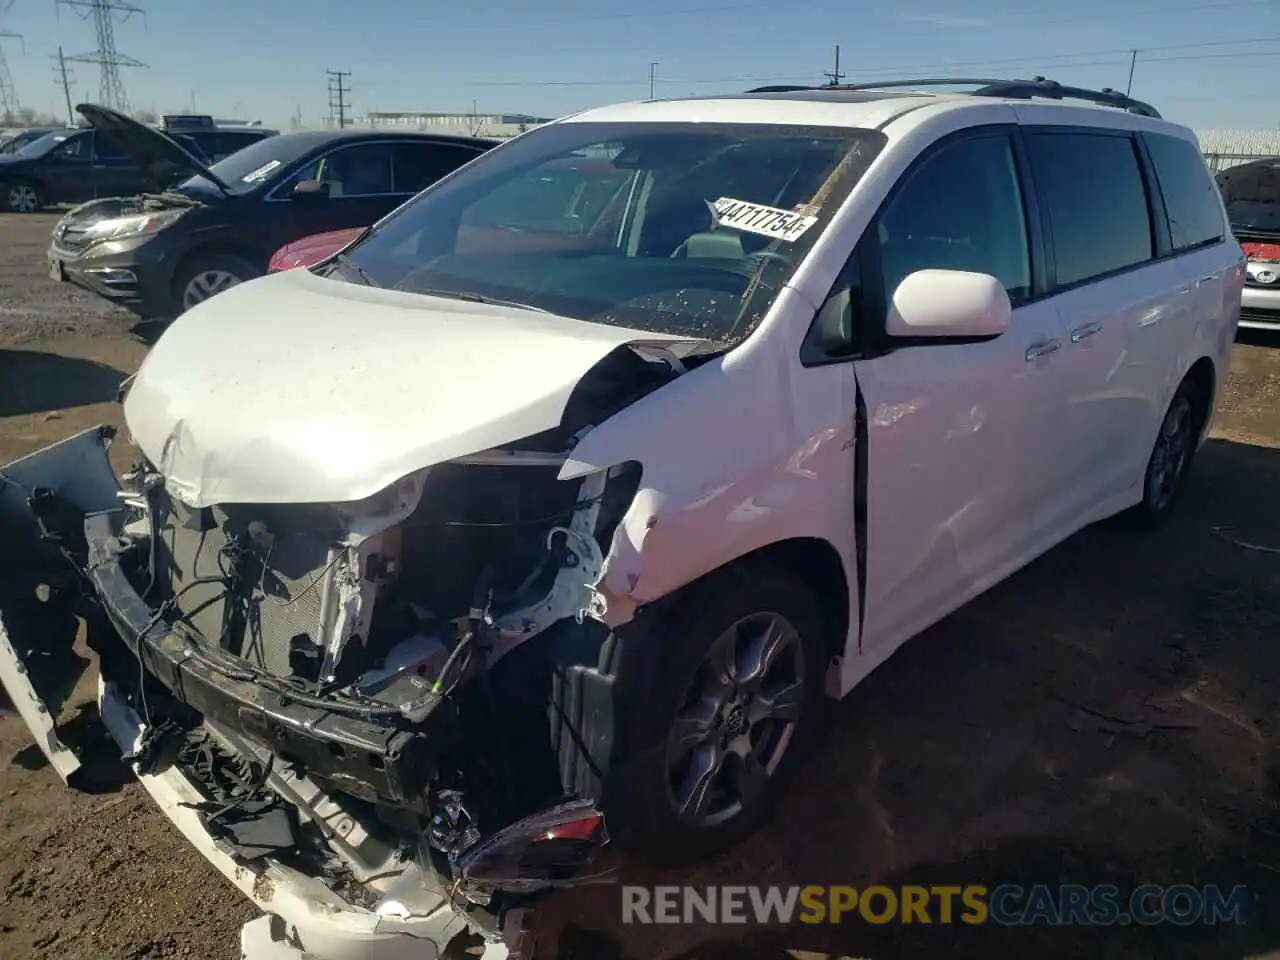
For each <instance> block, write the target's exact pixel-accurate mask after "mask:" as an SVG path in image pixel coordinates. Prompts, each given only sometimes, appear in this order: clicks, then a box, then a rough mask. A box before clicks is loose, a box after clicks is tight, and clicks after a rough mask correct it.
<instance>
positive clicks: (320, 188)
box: [289, 180, 329, 200]
mask: <svg viewBox="0 0 1280 960" xmlns="http://www.w3.org/2000/svg"><path fill="white" fill-rule="evenodd" d="M289 196H290V197H292V198H293V199H294V200H328V199H329V184H327V183H325V182H323V181H321V180H299V181H298V182H297V183H295V184H294V185H293V189H292V190H291V191H289Z"/></svg>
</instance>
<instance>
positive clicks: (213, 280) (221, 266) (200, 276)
mask: <svg viewBox="0 0 1280 960" xmlns="http://www.w3.org/2000/svg"><path fill="white" fill-rule="evenodd" d="M261 273H262V271H261V270H259V269H257V268H256V267H254V266H253V265H252V264H250V263H248V262H247V261H245V260H241V259H240V258H239V257H233V256H229V255H227V254H221V253H220V254H212V255H209V256H197V257H196V258H195V259H193V260H192V261H191V262H190V263H189V264H188V265H187V266H186V267H184V268H183V269H182V270H181V271H180V272H179V274H178V278H177V282H176V283H175V284H174V299H175V300H176V301H177V306H178V311H179V312H180V313H185V312H186V311H188V310H190V309H191V308H192V307H194V306H196V305H197V304H200V303H203V302H204V301H206V300H208V299H209V298H210V297H212V296H215V295H216V294H219V293H222V292H223V291H224V290H230V289H231V288H232V287H234V286H236V285H237V284H241V283H244V282H245V281H246V280H252V279H253V278H254V277H256V276H258V275H259V274H261Z"/></svg>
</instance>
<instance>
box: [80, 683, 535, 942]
mask: <svg viewBox="0 0 1280 960" xmlns="http://www.w3.org/2000/svg"><path fill="white" fill-rule="evenodd" d="M98 697H99V711H100V713H101V715H102V720H103V722H104V723H105V725H106V727H107V729H108V730H109V731H110V733H111V736H112V739H114V740H115V741H116V743H117V744H118V745H119V746H120V748H121V750H122V751H124V752H126V753H130V752H132V751H133V750H134V749H135V748H136V747H137V746H138V744H139V742H140V740H141V738H142V737H143V735H144V733H145V726H144V724H143V723H142V721H141V719H140V718H139V717H138V716H137V714H136V713H134V711H133V709H132V707H130V706H129V703H128V700H127V699H126V698H125V697H124V696H123V694H122V693H121V692H120V691H119V690H118V689H117V688H116V687H115V686H114V685H112V684H111V683H109V682H106V681H100V682H99V689H98ZM138 780H139V782H141V783H142V785H143V787H145V788H146V790H147V792H148V793H150V794H151V797H152V799H153V800H154V801H155V802H156V804H157V805H158V806H159V807H160V809H161V810H162V811H163V812H164V815H165V816H166V817H168V819H169V820H170V821H171V822H172V823H173V825H174V826H175V827H177V828H178V830H179V831H180V832H181V833H182V835H183V836H184V837H185V838H186V839H187V841H188V842H189V843H190V844H191V845H192V846H193V847H195V848H196V850H198V851H199V852H200V854H201V855H202V856H203V857H204V858H205V859H206V860H208V861H209V862H210V863H211V864H212V865H213V866H214V867H215V868H217V870H218V872H219V873H221V874H222V875H223V876H224V877H226V878H227V880H228V881H230V882H231V883H232V884H233V885H234V886H235V887H236V888H237V889H238V890H239V891H240V892H241V893H243V894H244V895H245V896H246V897H248V898H249V899H250V900H252V901H253V902H254V904H255V905H257V907H258V908H259V909H261V910H263V911H264V912H265V913H267V914H269V916H268V917H265V918H263V919H262V920H257V921H253V922H251V923H249V924H247V925H246V927H245V932H244V934H243V935H242V938H241V944H242V951H243V956H244V960H277V958H281V960H284V958H301V957H308V958H316V960H433V958H435V957H438V956H439V955H440V953H441V951H442V950H443V948H444V946H445V945H446V944H448V943H449V941H450V940H452V939H454V938H455V937H457V936H459V935H461V934H464V933H465V932H467V930H468V923H467V920H466V918H465V917H463V916H462V915H461V914H459V913H457V912H455V911H454V909H453V908H452V907H451V906H450V904H449V901H448V897H447V895H446V892H445V891H444V890H443V889H442V888H441V887H440V886H439V885H438V884H437V883H435V878H429V877H425V876H424V877H423V884H424V885H425V886H424V890H423V891H421V892H420V893H419V900H420V903H421V904H423V906H420V907H418V912H417V913H415V914H414V915H413V916H409V917H403V916H387V915H382V914H378V913H376V912H374V911H370V910H365V909H361V908H359V907H354V906H352V905H351V904H349V903H347V902H346V901H344V900H343V899H342V898H341V897H339V896H338V895H337V894H336V893H334V892H333V891H332V890H330V889H329V888H328V887H326V886H325V885H324V884H323V883H321V882H320V881H319V880H318V879H316V878H314V877H310V876H307V875H306V874H303V873H301V872H299V871H297V870H294V869H292V868H290V867H286V866H282V865H280V864H278V863H275V862H269V863H266V862H264V863H260V864H258V865H255V866H253V867H250V866H247V865H245V864H243V863H241V862H239V861H238V860H237V859H235V858H234V857H233V856H232V855H231V854H230V853H229V852H227V851H226V850H225V849H224V848H223V846H222V845H221V844H220V843H219V842H218V841H216V840H215V839H214V838H213V837H212V836H211V835H210V834H209V832H208V830H206V829H205V827H204V825H203V823H202V822H201V820H200V817H199V815H198V814H197V813H196V811H195V809H193V807H192V806H190V805H197V804H199V803H200V801H201V800H203V799H204V798H203V796H202V794H201V793H200V791H199V790H198V789H197V787H196V786H195V784H193V783H192V782H191V781H190V780H189V779H188V778H187V777H186V776H185V775H184V774H183V773H182V772H181V770H179V768H177V767H173V766H171V767H169V768H168V769H166V770H164V771H163V772H161V773H154V774H146V773H139V774H138ZM483 956H484V957H485V958H486V960H503V958H508V957H510V956H511V953H510V951H509V950H508V949H507V947H506V945H505V944H503V943H497V942H492V941H491V942H489V943H488V944H487V945H486V952H485V953H484V954H483Z"/></svg>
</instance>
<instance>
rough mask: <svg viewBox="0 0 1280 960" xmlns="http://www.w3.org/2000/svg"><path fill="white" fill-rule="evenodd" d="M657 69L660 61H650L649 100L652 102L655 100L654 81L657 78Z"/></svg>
mask: <svg viewBox="0 0 1280 960" xmlns="http://www.w3.org/2000/svg"><path fill="white" fill-rule="evenodd" d="M657 69H658V61H657V60H650V61H649V99H650V100H652V99H653V81H654V78H655V76H656V71H657Z"/></svg>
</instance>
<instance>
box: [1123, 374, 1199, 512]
mask: <svg viewBox="0 0 1280 960" xmlns="http://www.w3.org/2000/svg"><path fill="white" fill-rule="evenodd" d="M1208 407H1209V398H1208V397H1207V396H1206V395H1205V391H1204V389H1203V388H1202V387H1201V386H1200V385H1199V384H1197V383H1195V382H1194V381H1192V380H1189V379H1188V380H1183V381H1182V383H1181V384H1180V385H1179V386H1178V389H1177V390H1176V391H1175V392H1174V394H1173V399H1172V400H1170V401H1169V407H1168V409H1167V410H1165V414H1164V417H1163V419H1162V420H1161V421H1160V429H1159V430H1158V431H1157V433H1156V439H1155V443H1154V444H1153V445H1152V449H1151V455H1150V457H1149V458H1148V459H1147V469H1146V472H1145V473H1144V474H1143V477H1142V500H1141V502H1139V503H1138V504H1137V505H1136V506H1133V507H1131V508H1130V509H1128V510H1126V511H1125V512H1124V513H1122V514H1121V515H1120V518H1121V520H1122V521H1123V522H1124V524H1125V526H1127V527H1129V528H1130V529H1134V530H1156V529H1159V528H1160V527H1162V526H1164V524H1165V523H1166V522H1167V521H1168V520H1169V518H1170V517H1171V516H1173V511H1174V508H1175V507H1176V506H1177V505H1178V501H1179V500H1180V499H1181V497H1182V491H1183V488H1184V487H1185V486H1186V480H1187V474H1188V473H1189V472H1190V471H1191V463H1192V461H1193V460H1194V459H1195V454H1196V449H1197V448H1198V447H1199V445H1200V433H1201V431H1202V430H1203V429H1204V423H1205V415H1206V414H1207V413H1208Z"/></svg>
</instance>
